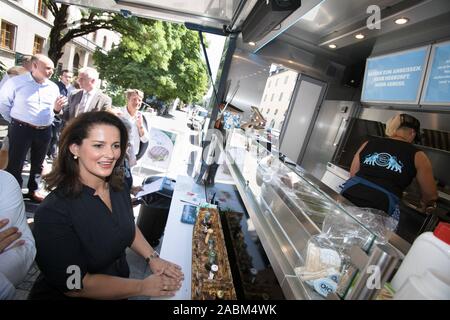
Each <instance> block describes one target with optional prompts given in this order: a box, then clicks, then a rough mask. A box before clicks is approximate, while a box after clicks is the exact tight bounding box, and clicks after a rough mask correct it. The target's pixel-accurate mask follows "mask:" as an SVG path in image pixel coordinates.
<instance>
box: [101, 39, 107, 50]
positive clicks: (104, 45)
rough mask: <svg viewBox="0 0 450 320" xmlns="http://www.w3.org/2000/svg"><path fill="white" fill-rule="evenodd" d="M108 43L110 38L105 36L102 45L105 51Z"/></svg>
mask: <svg viewBox="0 0 450 320" xmlns="http://www.w3.org/2000/svg"><path fill="white" fill-rule="evenodd" d="M107 41H108V38H107V37H106V36H104V37H103V45H102V47H103V48H104V49H106V42H107Z"/></svg>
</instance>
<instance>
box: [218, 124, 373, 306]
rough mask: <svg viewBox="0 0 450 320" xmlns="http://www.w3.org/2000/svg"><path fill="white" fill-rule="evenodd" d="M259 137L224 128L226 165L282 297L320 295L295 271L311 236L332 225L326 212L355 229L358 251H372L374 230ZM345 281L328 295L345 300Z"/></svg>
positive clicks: (343, 202) (347, 204)
mask: <svg viewBox="0 0 450 320" xmlns="http://www.w3.org/2000/svg"><path fill="white" fill-rule="evenodd" d="M264 139H265V138H264V137H260V136H259V135H257V134H254V133H252V132H250V133H249V132H244V131H243V130H240V129H234V130H233V131H231V132H229V133H228V141H227V144H226V148H225V150H224V153H225V158H226V162H227V165H228V167H229V170H230V172H231V174H232V176H233V177H234V180H235V183H236V186H237V189H238V190H239V193H240V195H241V197H242V200H243V202H244V204H245V206H246V209H247V211H248V214H249V216H250V218H251V220H252V223H253V224H254V225H255V228H256V230H257V233H258V236H259V238H260V240H261V243H262V245H263V246H264V249H265V251H266V254H267V256H268V258H269V260H270V262H271V265H272V267H273V269H274V272H275V274H276V276H277V278H278V281H279V283H280V286H281V288H282V290H283V293H284V295H285V297H286V298H288V299H324V297H323V295H320V294H318V292H317V290H314V288H313V286H312V285H311V284H310V283H309V285H308V284H307V282H306V281H304V279H303V280H300V279H301V277H299V276H298V273H297V274H296V271H298V270H299V268H300V269H301V268H302V267H304V266H305V263H306V258H307V250H308V248H309V247H308V245H309V244H310V243H311V242H310V239H311V238H312V237H314V236H317V235H319V234H320V233H321V230H322V229H323V228H324V226H325V224H328V228H330V225H331V228H333V227H334V226H333V225H332V223H331V224H330V217H331V216H332V217H333V219H335V220H336V219H341V220H342V221H345V223H346V224H348V225H351V228H352V229H353V230H357V232H356V241H355V240H354V239H353V246H355V245H356V246H357V247H359V248H360V249H361V250H360V251H361V252H363V253H369V252H370V251H371V249H372V247H373V246H374V243H376V242H377V236H378V234H377V233H376V232H375V233H374V232H373V230H372V229H369V228H367V227H366V225H365V224H364V221H360V220H358V219H357V217H355V215H354V214H353V213H352V212H351V211H350V208H351V207H349V205H350V203H349V202H347V201H346V200H345V199H344V198H342V197H340V196H339V195H338V194H336V193H335V192H334V191H333V190H331V189H330V188H328V187H327V186H325V185H324V184H322V183H321V182H320V181H318V180H317V179H315V178H314V177H312V176H311V175H309V174H308V173H307V172H304V171H303V170H302V169H301V168H299V167H298V166H294V165H289V164H286V163H284V162H282V161H280V160H279V155H278V154H277V152H276V150H275V151H274V154H272V153H271V152H269V151H268V150H267V149H266V148H265V147H263V145H266V144H265V143H264V142H265V141H264ZM272 149H275V148H272ZM338 241H345V239H340V240H338ZM352 259H353V257H349V261H350V262H352ZM355 264H357V263H355ZM355 274H356V273H353V275H352V276H353V277H354V275H355ZM350 284H352V279H346V282H345V284H344V286H346V287H345V288H342V287H341V288H339V290H338V291H337V292H338V293H339V294H333V295H328V296H327V297H328V298H333V297H334V298H341V299H346V298H347V294H348V287H350ZM340 286H342V282H341V284H340Z"/></svg>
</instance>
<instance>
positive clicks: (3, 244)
mask: <svg viewBox="0 0 450 320" xmlns="http://www.w3.org/2000/svg"><path fill="white" fill-rule="evenodd" d="M8 222H9V220H8V219H4V220H1V221H0V230H1V229H2V228H3V227H4V226H6V225H7V224H8ZM21 235H22V233H21V232H19V229H17V228H16V227H11V228H8V229H5V230H1V231H0V253H2V252H3V251H4V250H5V249H6V248H8V247H9V246H10V245H11V244H12V243H13V242H14V241H16V240H17V239H19V238H20V237H21ZM23 244H25V241H24V240H19V241H17V242H16V243H15V244H14V245H13V246H12V247H11V248H10V249H12V248H15V247H18V246H21V245H23Z"/></svg>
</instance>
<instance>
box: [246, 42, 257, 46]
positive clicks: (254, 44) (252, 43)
mask: <svg viewBox="0 0 450 320" xmlns="http://www.w3.org/2000/svg"><path fill="white" fill-rule="evenodd" d="M248 44H249V45H251V46H252V47H254V46H256V42H253V41H250V42H249V43H248Z"/></svg>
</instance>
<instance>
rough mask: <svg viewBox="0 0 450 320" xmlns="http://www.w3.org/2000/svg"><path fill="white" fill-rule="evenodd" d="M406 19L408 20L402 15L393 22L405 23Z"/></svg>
mask: <svg viewBox="0 0 450 320" xmlns="http://www.w3.org/2000/svg"><path fill="white" fill-rule="evenodd" d="M408 21H409V19H408V18H404V17H402V18H398V19H396V20H395V23H396V24H405V23H407V22H408Z"/></svg>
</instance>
